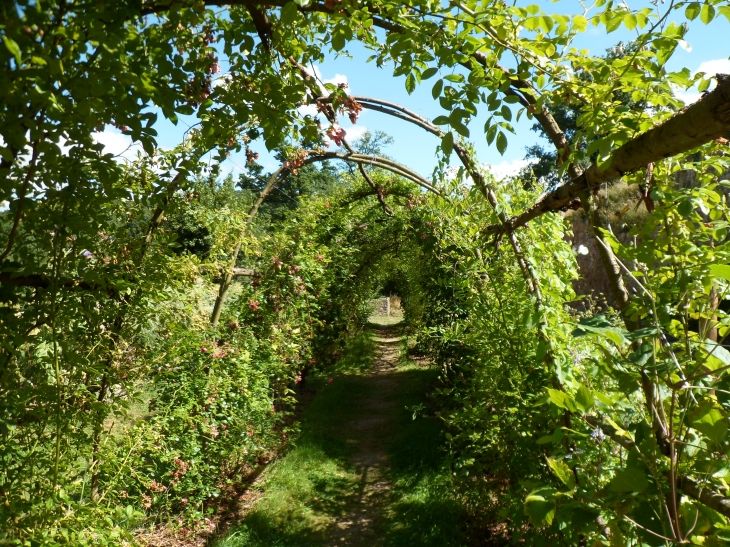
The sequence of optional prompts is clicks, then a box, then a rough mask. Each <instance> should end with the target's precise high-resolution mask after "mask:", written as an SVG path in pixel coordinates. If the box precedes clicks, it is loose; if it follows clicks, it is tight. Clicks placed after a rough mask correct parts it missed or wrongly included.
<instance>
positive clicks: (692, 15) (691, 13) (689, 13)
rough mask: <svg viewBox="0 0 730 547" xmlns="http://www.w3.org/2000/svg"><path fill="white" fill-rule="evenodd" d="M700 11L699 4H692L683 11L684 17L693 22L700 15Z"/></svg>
mask: <svg viewBox="0 0 730 547" xmlns="http://www.w3.org/2000/svg"><path fill="white" fill-rule="evenodd" d="M700 9H702V7H701V6H700V3H699V2H692V3H691V4H689V5H688V6H687V8H686V9H685V10H684V16H685V17H686V18H687V19H689V20H690V21H694V20H695V19H697V16H698V15H699V14H700Z"/></svg>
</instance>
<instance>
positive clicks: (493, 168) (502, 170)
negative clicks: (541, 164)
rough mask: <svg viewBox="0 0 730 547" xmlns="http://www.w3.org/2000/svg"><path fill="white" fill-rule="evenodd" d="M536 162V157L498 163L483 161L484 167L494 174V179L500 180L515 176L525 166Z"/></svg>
mask: <svg viewBox="0 0 730 547" xmlns="http://www.w3.org/2000/svg"><path fill="white" fill-rule="evenodd" d="M535 162H536V160H534V159H532V160H514V161H503V162H502V163H497V164H491V163H483V164H482V167H484V168H485V169H486V170H487V171H489V172H490V173H491V174H492V176H493V177H494V180H496V181H500V180H502V179H505V178H507V177H514V176H515V175H517V174H518V173H519V172H520V171H521V170H522V169H523V168H525V167H527V166H528V165H530V164H532V163H535Z"/></svg>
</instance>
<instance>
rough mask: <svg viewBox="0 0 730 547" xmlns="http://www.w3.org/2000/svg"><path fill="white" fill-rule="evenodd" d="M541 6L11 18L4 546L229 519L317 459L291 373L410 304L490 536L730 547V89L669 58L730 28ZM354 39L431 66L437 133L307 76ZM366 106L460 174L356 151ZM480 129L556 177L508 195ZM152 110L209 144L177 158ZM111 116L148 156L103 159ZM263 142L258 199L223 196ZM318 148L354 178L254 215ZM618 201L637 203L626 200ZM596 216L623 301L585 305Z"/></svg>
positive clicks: (178, 5) (709, 8) (461, 467)
mask: <svg viewBox="0 0 730 547" xmlns="http://www.w3.org/2000/svg"><path fill="white" fill-rule="evenodd" d="M652 5H653V4H652ZM584 7H585V6H584ZM624 8H625V9H624ZM680 8H681V9H680ZM546 10H547V8H546V7H544V6H543V7H541V6H537V5H536V6H527V7H523V6H521V5H516V4H515V5H513V6H507V5H506V4H504V3H502V2H482V3H475V2H468V3H463V2H449V3H428V2H420V1H419V2H415V3H412V4H408V5H401V4H389V3H387V2H382V1H377V2H370V1H368V2H350V1H330V0H328V1H327V2H324V3H321V2H299V1H297V2H292V1H286V0H275V1H274V2H270V3H268V4H259V3H257V2H254V1H251V0H235V1H232V2H227V3H225V2H223V1H218V0H212V1H211V0H201V1H196V2H177V1H175V2H167V1H155V0H144V1H121V2H113V3H109V2H85V1H79V2H66V1H62V0H59V1H54V0H51V1H50V2H44V3H43V4H41V3H38V2H29V1H25V0H15V1H13V2H10V3H4V4H3V5H2V6H0V35H1V36H2V42H3V43H2V46H0V71H1V76H0V82H2V83H1V84H0V97H1V98H2V104H3V107H2V111H1V114H0V145H1V146H2V147H1V148H0V156H1V157H0V177H1V178H0V181H2V184H0V203H2V208H1V209H0V232H1V233H2V234H3V237H2V240H1V241H0V317H1V321H0V410H1V412H2V414H1V415H0V498H2V502H1V505H0V544H5V543H7V544H31V545H49V546H51V545H53V546H55V545H60V544H73V545H83V544H90V543H92V542H106V543H107V544H120V542H122V541H135V539H134V538H135V531H136V530H138V529H139V528H140V527H143V526H145V525H147V524H150V523H155V522H158V521H159V522H165V523H167V524H169V525H170V526H175V522H179V521H180V520H185V519H189V521H190V522H194V523H196V526H201V527H205V526H210V524H211V515H210V514H209V513H207V512H206V511H208V510H209V509H210V507H212V505H211V504H212V503H213V501H212V500H216V499H220V498H221V496H223V497H226V496H233V495H234V494H233V493H232V492H233V490H232V487H231V484H236V487H241V488H244V486H245V485H244V483H243V482H240V481H239V482H238V483H236V482H235V480H236V479H235V478H236V477H239V478H240V477H241V476H244V475H246V476H250V473H251V472H252V470H254V471H253V472H254V473H258V472H260V471H261V469H262V468H263V467H264V466H265V464H266V463H267V462H268V461H269V460H270V459H271V458H270V456H271V455H272V454H279V453H281V454H283V453H285V452H286V451H287V450H288V449H289V448H290V441H291V439H288V438H287V434H288V433H287V432H288V431H289V429H287V428H288V427H290V426H291V424H292V423H294V422H296V420H297V414H296V412H297V410H296V409H297V408H298V407H297V404H298V402H297V400H296V387H297V383H300V382H301V381H302V380H303V378H304V376H306V375H307V373H310V372H311V373H312V374H320V375H325V376H326V375H327V374H328V372H327V371H328V370H332V369H331V368H328V367H334V366H336V363H337V362H338V360H339V359H340V358H341V357H342V356H343V352H344V348H346V347H347V344H348V342H349V341H351V340H353V339H354V338H356V337H357V336H358V335H359V333H361V332H362V330H363V328H364V325H365V323H366V320H367V315H368V313H369V305H370V301H371V299H372V298H373V297H374V296H375V295H376V294H377V293H378V291H379V290H381V289H383V287H385V289H383V290H385V291H388V292H390V291H393V292H396V293H397V294H399V295H400V296H401V297H402V301H403V309H404V316H405V320H404V325H405V326H404V327H403V328H404V329H406V330H407V332H408V336H409V337H412V339H413V340H414V341H415V345H414V346H413V347H412V348H411V349H412V350H413V351H417V352H420V354H421V355H423V356H424V357H425V358H426V359H427V361H428V363H430V365H429V366H431V367H433V368H434V370H438V377H439V382H440V383H439V385H438V387H437V388H435V389H433V397H434V400H435V401H437V402H435V403H434V408H433V409H431V411H432V414H431V415H430V416H429V418H433V419H434V420H435V419H438V420H439V424H440V428H441V429H440V430H439V431H438V432H436V433H435V434H436V435H439V443H440V447H441V449H442V450H443V453H444V454H447V455H448V458H447V459H448V462H447V464H445V465H447V466H448V472H449V473H450V474H452V475H453V476H454V477H458V483H454V485H455V486H454V488H456V489H458V496H457V497H459V498H460V499H461V500H463V504H464V506H465V507H467V508H468V511H469V512H470V515H471V516H472V517H473V520H472V521H470V522H480V523H483V520H484V519H487V517H485V515H489V517H488V519H492V520H489V522H487V525H486V527H487V528H489V527H490V526H491V527H492V528H495V527H501V529H504V530H506V532H505V538H506V541H513V542H520V541H522V542H527V543H529V544H534V545H554V544H565V545H589V544H590V545H605V544H608V543H609V542H610V544H612V545H665V544H687V543H695V544H702V545H722V544H725V543H726V542H728V541H730V539H728V530H730V524H728V518H730V497H728V482H727V481H728V477H729V476H730V468H728V465H727V454H728V450H729V447H730V444H729V443H730V438H729V437H728V433H729V431H730V353H729V352H728V351H727V349H726V347H725V346H726V344H725V341H726V337H727V335H728V334H729V333H730V317H728V313H727V301H728V289H729V288H730V266H728V264H729V263H730V244H729V243H728V228H730V219H729V218H728V192H727V182H726V177H724V175H723V173H726V172H727V171H728V165H729V164H728V159H727V158H728V156H727V144H728V136H729V132H730V77H728V76H727V75H723V74H719V73H718V74H715V75H714V76H713V75H711V74H704V73H701V72H696V73H692V72H691V71H690V70H689V69H685V68H683V69H682V70H673V69H672V68H671V66H670V65H669V64H667V63H668V61H669V60H670V58H671V57H672V55H673V54H674V52H675V50H676V48H677V47H678V46H682V47H684V46H685V45H686V42H685V36H686V32H687V29H688V28H689V27H690V26H693V25H694V26H696V25H698V24H699V23H702V24H703V25H711V24H718V21H720V22H722V23H724V20H723V19H722V18H723V17H725V18H728V17H730V9H729V8H728V7H727V6H726V5H725V4H724V3H723V2H721V1H719V0H704V1H703V2H680V3H674V2H673V3H670V5H668V6H664V5H663V4H661V5H660V3H657V5H655V6H654V8H648V7H645V6H644V7H641V8H639V9H631V8H629V7H628V6H625V7H621V8H618V7H616V6H614V4H613V3H612V2H597V3H596V5H595V6H593V7H589V8H586V10H585V11H584V12H582V13H577V12H576V13H571V14H570V15H561V14H557V13H547V12H546ZM647 10H648V11H647ZM678 10H679V11H678ZM589 22H590V23H591V24H592V25H594V26H596V27H599V28H601V29H604V30H605V31H606V33H607V34H608V33H610V32H613V31H616V30H617V29H618V28H619V27H621V26H623V27H625V28H626V29H627V30H629V31H634V30H635V31H636V33H637V35H638V37H637V38H635V39H634V38H633V37H632V42H631V44H629V45H627V46H626V47H623V46H622V47H621V48H618V49H616V48H614V49H613V50H611V52H609V54H606V55H602V56H593V55H590V54H589V53H586V51H585V50H579V49H576V48H573V47H572V46H571V44H572V43H573V41H574V40H578V39H579V36H580V35H581V34H583V33H584V32H585V31H586V28H587V27H588V24H589ZM713 22H714V23H713ZM708 28H717V27H708ZM723 32H724V29H723ZM354 43H358V44H360V45H361V46H362V47H363V48H364V49H365V50H369V52H370V53H372V57H371V60H372V61H374V62H375V63H376V64H377V65H378V66H384V65H390V64H392V65H393V66H394V76H395V77H402V78H403V79H404V81H405V87H406V91H407V92H408V94H409V95H410V94H412V93H414V92H415V91H416V89H417V88H418V87H419V86H420V85H422V84H424V82H426V81H427V80H429V79H430V78H435V83H434V85H433V87H432V90H431V96H432V97H433V99H434V103H433V107H434V110H433V114H434V115H435V114H438V112H441V111H443V115H436V117H434V118H433V119H431V118H428V117H427V116H426V115H424V114H420V113H418V112H421V110H418V112H417V111H416V110H415V109H412V108H408V107H407V106H404V105H401V104H397V103H396V102H395V101H393V100H390V98H389V97H385V98H380V97H370V96H364V95H358V94H350V93H349V92H348V90H347V89H348V88H347V87H346V86H345V85H338V84H336V83H324V82H323V81H322V78H321V77H320V75H318V74H317V71H316V70H315V69H314V67H313V65H314V64H315V63H318V62H320V63H321V62H322V60H323V59H325V57H326V55H329V54H330V49H331V52H334V53H335V54H338V53H341V52H344V51H345V47H346V46H347V45H348V44H354ZM219 57H221V58H223V57H225V58H226V63H227V67H228V69H229V70H228V72H227V73H226V74H225V75H221V76H218V74H219V73H220V72H221V71H222V68H221V63H222V61H219ZM695 85H696V86H697V88H696V89H697V90H698V97H697V100H696V101H694V102H692V103H691V104H686V105H685V104H684V103H682V101H680V100H679V99H678V97H677V89H679V88H684V89H693V87H692V86H695ZM711 85H714V87H710V86H711ZM700 90H701V91H700ZM699 93H701V94H699ZM437 109H438V112H437ZM364 110H369V111H372V112H377V113H379V114H383V115H386V116H387V117H388V119H389V120H390V121H391V122H392V123H398V124H401V123H402V124H408V125H409V126H413V127H416V128H418V129H420V130H422V131H423V132H424V133H423V134H424V135H430V138H435V139H437V142H438V143H439V144H438V148H437V151H436V155H437V158H438V164H437V166H436V169H435V170H434V173H433V176H432V177H426V176H424V174H423V173H422V172H420V171H419V170H418V169H415V168H413V167H409V166H407V165H405V163H403V162H400V161H397V160H396V159H392V158H390V157H388V156H386V155H385V153H384V152H382V151H378V150H373V149H372V147H371V149H364V148H360V145H361V144H362V142H360V143H358V142H354V141H353V142H350V141H349V140H348V139H347V138H345V131H344V130H343V129H342V127H341V126H340V125H339V120H340V118H341V117H342V116H345V115H347V116H348V117H349V118H350V120H351V121H352V123H353V124H354V122H355V121H357V119H358V116H359V115H360V113H361V112H362V111H364ZM312 112H314V113H312ZM484 112H489V114H488V116H489V118H488V119H487V120H486V123H485V125H484V130H483V133H484V134H485V137H486V140H487V142H488V143H489V144H490V145H491V144H495V145H496V147H497V149H498V150H499V151H500V153H504V152H505V150H506V148H507V139H508V134H509V133H510V132H511V131H513V130H514V127H513V125H515V124H516V123H517V120H518V119H519V118H520V117H521V116H524V117H526V118H529V119H530V120H532V121H533V122H534V123H535V124H536V126H537V127H538V129H539V131H540V133H541V134H542V135H543V136H544V137H545V138H546V140H547V142H549V144H550V146H551V151H550V152H549V153H548V152H545V153H544V155H543V157H542V159H545V160H546V163H547V164H549V165H548V172H547V173H546V174H545V175H544V176H543V178H542V179H539V180H538V179H536V178H535V177H532V176H531V175H530V174H529V173H528V174H527V175H525V176H527V177H528V178H529V179H530V180H529V181H528V182H529V184H526V181H525V179H524V178H523V179H520V178H515V177H513V178H508V179H505V180H501V181H497V180H496V179H495V178H493V176H492V175H491V174H490V172H489V169H487V168H486V167H485V166H484V165H483V164H482V163H481V161H480V158H479V157H478V154H477V152H476V150H477V147H475V146H474V145H473V144H472V143H471V142H470V141H469V139H470V138H471V136H472V135H473V134H474V135H475V134H476V133H477V132H481V131H477V130H476V129H475V126H476V123H475V120H476V119H477V118H478V116H479V115H484ZM430 113H431V112H429V114H430ZM158 118H159V119H160V121H162V119H163V118H164V120H165V123H168V122H169V123H168V125H170V127H173V126H176V125H177V124H178V123H179V122H181V121H182V122H184V124H185V125H187V126H188V127H187V129H186V130H185V131H183V132H181V133H183V134H184V136H183V142H182V143H181V144H180V145H178V146H175V147H172V148H169V147H166V146H163V143H162V138H161V137H160V136H159V135H158V129H160V128H161V127H162V126H161V125H160V123H158ZM188 122H191V123H190V124H188ZM323 124H324V126H325V127H323ZM110 128H114V130H113V132H112V133H111V134H112V135H114V136H115V137H116V138H124V139H126V138H128V139H129V140H130V142H134V143H136V144H137V145H138V146H139V148H140V150H139V154H138V155H137V156H136V157H135V158H131V157H130V156H129V155H127V156H126V161H122V159H120V157H118V156H120V154H117V155H114V154H110V153H105V150H104V144H103V143H102V141H101V139H102V138H103V135H104V134H105V133H104V132H105V129H110ZM168 129H169V128H168ZM100 135H101V136H100ZM107 137H108V135H107ZM332 144H334V145H335V147H336V148H333V149H326V148H327V146H331V145H332ZM263 147H266V148H267V149H268V150H274V151H276V152H277V154H278V155H277V156H275V157H276V159H277V161H279V160H280V161H279V163H278V164H277V165H275V166H274V167H272V169H273V172H272V173H268V174H266V175H264V169H263V166H261V165H259V164H258V163H257V162H256V161H257V158H258V154H257V153H256V152H255V150H256V149H259V150H263ZM238 152H242V153H244V154H245V161H246V166H247V167H246V168H245V169H241V171H242V174H241V176H240V177H239V180H238V181H237V182H236V181H234V180H233V178H232V177H229V178H224V177H219V174H220V173H219V170H220V166H221V165H225V162H226V160H227V158H228V156H229V154H231V153H233V154H234V155H235V154H236V153H238ZM125 153H126V152H123V153H121V155H124V154H125ZM213 154H216V157H215V159H214V158H213ZM452 157H455V159H456V160H457V161H458V164H456V165H455V166H454V167H453V168H451V167H450V163H449V162H450V161H451V159H452ZM206 158H207V159H206ZM323 163H332V164H333V165H335V166H339V165H342V164H347V165H350V166H351V167H352V168H351V169H339V168H338V167H332V168H331V169H332V170H333V171H332V172H333V173H335V175H332V176H331V177H330V178H331V179H333V180H334V181H335V182H333V183H332V184H330V182H332V181H330V182H328V183H327V184H322V185H321V187H322V188H324V190H322V189H321V188H320V190H317V191H312V192H310V193H309V194H306V195H305V194H301V195H300V196H299V198H297V199H294V198H292V197H291V196H287V199H290V200H291V201H292V202H294V205H292V206H291V207H289V209H287V210H286V211H285V212H281V211H280V213H281V214H280V215H279V216H267V214H261V215H259V211H264V210H265V209H266V207H267V206H268V205H269V203H268V202H267V200H270V199H271V196H272V195H276V192H280V193H281V192H282V190H281V187H282V186H283V185H285V184H286V183H287V181H288V180H290V179H291V178H292V177H301V176H303V175H302V174H303V173H306V174H308V176H312V177H317V176H320V175H321V174H322V172H321V170H320V168H318V167H315V166H316V165H321V164H323ZM256 168H259V170H258V171H256ZM330 174H332V173H330ZM690 174H691V176H690ZM244 175H245V176H249V175H250V180H253V179H255V184H252V185H249V186H247V187H244V186H245V185H242V184H243V183H242V181H243V182H245V181H244V178H245V176H244ZM684 179H691V181H690V182H686V180H685V182H682V180H684ZM250 180H249V182H250ZM262 180H263V182H262ZM328 180H329V179H328ZM237 184H238V186H237ZM621 184H624V185H627V186H629V187H631V188H637V189H638V190H636V192H634V193H633V194H631V197H630V199H628V201H626V202H625V203H621V204H620V207H619V209H618V211H614V210H607V205H606V204H607V203H608V202H609V200H608V198H607V196H608V194H609V192H610V190H611V188H615V187H617V186H618V185H621ZM251 188H255V189H256V191H252V190H251ZM571 210H572V211H577V210H579V211H581V214H582V217H581V218H583V219H584V223H585V226H586V227H587V231H586V233H585V234H583V235H584V236H585V238H586V241H588V240H589V241H590V243H591V245H593V247H592V249H593V251H591V252H592V253H593V255H592V257H591V258H592V259H594V260H593V266H592V268H593V272H592V273H593V274H594V275H600V276H601V277H602V279H603V280H604V282H605V284H606V285H607V286H608V287H609V290H610V302H611V303H612V305H611V306H600V307H593V306H592V305H590V303H589V304H587V305H585V306H583V308H582V310H583V311H581V312H580V313H577V312H575V311H574V310H575V309H576V307H575V306H571V304H572V303H574V302H575V301H576V300H577V299H578V297H579V296H582V295H576V294H575V291H574V288H573V281H574V280H575V279H576V278H577V277H578V276H579V275H583V274H585V272H582V271H580V270H579V269H578V267H577V264H576V253H575V252H574V250H573V249H572V248H571V246H570V244H569V243H568V238H570V237H573V236H571V231H572V229H573V227H574V226H575V225H576V224H575V223H573V224H572V225H571V224H570V223H569V222H568V221H567V220H566V217H565V216H564V215H565V213H567V212H568V211H571ZM637 210H639V211H640V214H637V215H634V216H633V217H631V218H634V219H638V220H636V222H635V223H634V224H632V225H625V226H624V227H625V228H626V230H625V231H626V233H625V234H623V235H622V234H619V233H617V231H616V230H615V229H614V228H615V227H616V225H617V223H619V221H620V219H621V215H624V214H625V213H626V212H627V211H633V212H636V211H637ZM272 219H275V220H272ZM624 224H625V223H624ZM188 228H192V229H188ZM186 237H187V238H189V239H193V238H198V239H200V240H201V241H202V240H203V239H204V240H205V241H203V242H202V243H201V242H200V241H198V242H197V243H200V244H197V243H196V244H195V245H192V244H191V245H188V246H184V245H182V244H181V240H182V239H184V238H186ZM584 277H585V275H584ZM237 281H240V282H237ZM247 473H248V474H247ZM228 481H231V482H228ZM495 500H497V502H495ZM495 503H496V504H497V505H498V507H497V508H496V509H495V510H494V511H491V509H494V505H495ZM480 519H482V520H480ZM488 519H487V520H488ZM213 524H214V523H213ZM467 525H468V523H467V524H465V526H467ZM210 529H211V530H212V528H210Z"/></svg>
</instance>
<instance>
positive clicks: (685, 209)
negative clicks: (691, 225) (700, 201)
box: [677, 199, 695, 217]
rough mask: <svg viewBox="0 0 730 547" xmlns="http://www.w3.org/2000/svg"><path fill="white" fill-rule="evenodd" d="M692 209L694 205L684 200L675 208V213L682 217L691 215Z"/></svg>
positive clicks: (690, 201)
mask: <svg viewBox="0 0 730 547" xmlns="http://www.w3.org/2000/svg"><path fill="white" fill-rule="evenodd" d="M694 209H695V207H694V204H693V203H692V200H689V199H685V200H684V201H682V202H681V203H680V204H679V205H678V206H677V212H678V213H679V214H680V215H682V216H683V217H686V216H687V215H689V214H691V213H692V211H694Z"/></svg>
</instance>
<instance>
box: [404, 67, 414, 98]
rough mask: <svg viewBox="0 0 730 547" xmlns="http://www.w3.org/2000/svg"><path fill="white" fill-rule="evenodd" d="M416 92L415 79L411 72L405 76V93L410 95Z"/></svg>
mask: <svg viewBox="0 0 730 547" xmlns="http://www.w3.org/2000/svg"><path fill="white" fill-rule="evenodd" d="M415 90H416V77H415V76H414V75H413V72H411V73H410V74H409V75H408V76H406V91H407V92H408V94H409V95H410V94H411V93H413V92H414V91H415Z"/></svg>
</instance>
